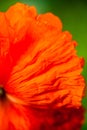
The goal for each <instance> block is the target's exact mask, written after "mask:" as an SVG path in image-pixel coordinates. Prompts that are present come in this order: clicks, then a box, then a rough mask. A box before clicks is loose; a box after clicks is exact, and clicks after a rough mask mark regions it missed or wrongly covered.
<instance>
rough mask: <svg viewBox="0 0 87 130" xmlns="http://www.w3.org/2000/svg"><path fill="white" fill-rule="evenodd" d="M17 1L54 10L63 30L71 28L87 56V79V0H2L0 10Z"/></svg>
mask: <svg viewBox="0 0 87 130" xmlns="http://www.w3.org/2000/svg"><path fill="white" fill-rule="evenodd" d="M16 2H23V3H27V4H29V5H35V6H36V7H37V9H38V13H45V12H52V13H54V14H55V15H58V16H59V17H60V19H61V20H62V22H63V30H69V31H70V32H71V33H72V35H73V39H75V40H76V41H77V42H78V47H77V53H78V55H79V56H83V57H84V58H85V66H84V71H83V75H84V76H85V79H86V80H87V77H86V75H87V51H86V48H87V36H86V35H87V0H0V11H5V10H6V9H7V8H8V7H9V6H10V5H12V4H14V3H16ZM83 105H84V107H85V108H87V97H85V98H84V99H83ZM85 117H86V121H85V124H84V126H83V128H82V130H85V129H87V113H86V114H85Z"/></svg>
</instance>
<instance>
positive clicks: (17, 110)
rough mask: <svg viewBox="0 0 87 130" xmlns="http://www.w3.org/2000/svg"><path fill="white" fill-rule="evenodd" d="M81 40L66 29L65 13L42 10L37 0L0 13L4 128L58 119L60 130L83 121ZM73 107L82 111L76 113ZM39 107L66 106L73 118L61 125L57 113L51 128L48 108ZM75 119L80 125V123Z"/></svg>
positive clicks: (28, 128)
mask: <svg viewBox="0 0 87 130" xmlns="http://www.w3.org/2000/svg"><path fill="white" fill-rule="evenodd" d="M76 45H77V43H76V42H75V41H73V40H72V35H71V34H70V33H69V32H68V31H64V32H63V31H62V23H61V21H60V19H59V18H58V17H56V16H54V15H53V14H51V13H46V14H41V15H37V12H36V9H35V8H34V7H33V6H27V5H24V4H21V3H17V4H15V5H14V6H11V7H10V8H9V10H8V11H7V12H5V13H0V84H3V87H4V89H5V91H6V95H7V100H6V101H5V102H4V103H1V104H0V115H1V116H0V128H3V129H2V130H9V129H10V130H35V129H36V130H39V129H41V130H42V129H43V128H44V130H45V129H47V130H51V129H52V130H56V129H57V127H56V126H57V125H58V130H60V129H61V130H62V129H65V130H67V129H69V130H73V129H74V128H73V129H72V127H70V125H73V123H74V122H78V121H79V123H81V120H82V118H79V117H80V115H79V114H80V113H81V112H80V109H81V108H80V106H81V100H82V97H83V91H84V87H85V83H84V78H83V77H82V75H81V72H82V68H83V64H84V60H83V58H79V57H78V56H77V54H76V50H75V46H76ZM31 108H32V109H31ZM60 108H61V109H62V110H61V109H60ZM63 108H66V109H67V110H66V113H67V114H66V113H64V110H65V109H64V110H63ZM72 108H74V109H75V110H74V112H75V113H77V111H78V113H79V114H78V115H76V114H74V115H72V110H73V109H72ZM38 109H40V110H39V112H40V111H41V110H43V109H44V110H43V111H46V110H50V109H51V110H55V109H57V111H58V110H59V111H60V110H61V113H63V114H62V119H63V115H64V121H65V122H67V123H66V124H65V125H64V126H63V125H62V126H63V127H60V126H61V122H62V124H63V122H64V121H62V120H61V117H58V118H57V117H56V118H57V119H54V120H57V123H56V126H55V128H53V127H49V128H47V127H46V128H45V127H44V125H43V124H42V125H41V127H40V128H39V126H40V123H41V122H43V120H45V117H46V118H47V114H48V113H46V112H45V113H46V116H44V114H42V113H44V112H43V111H41V113H39V112H38ZM68 109H69V110H68ZM68 111H69V112H68ZM70 112H71V117H70V118H72V119H71V124H70V125H69V124H68V122H70V121H69V116H70ZM5 113H6V115H5ZM37 113H39V116H40V117H38V114H37ZM57 114H58V112H57ZM51 115H52V117H53V114H52V113H51V114H50V116H51ZM41 116H42V117H41ZM50 116H48V117H49V120H48V121H47V122H50V119H52V118H50ZM67 117H68V118H67ZM81 117H82V116H81ZM43 118H44V119H43ZM65 118H67V121H66V119H65ZM60 120H61V122H60ZM3 122H5V125H4V126H3ZM37 122H38V123H37ZM58 122H59V124H58ZM72 122H73V123H72ZM51 124H52V123H51ZM74 124H75V128H76V130H79V127H78V125H77V124H78V123H74ZM46 125H47V124H46ZM34 126H35V127H34ZM47 126H49V125H47ZM53 126H54V125H53ZM33 127H34V128H33Z"/></svg>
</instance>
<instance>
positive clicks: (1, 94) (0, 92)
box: [0, 86, 6, 99]
mask: <svg viewBox="0 0 87 130" xmlns="http://www.w3.org/2000/svg"><path fill="white" fill-rule="evenodd" d="M5 96H6V93H5V90H4V88H3V87H2V86H0V99H4V98H5Z"/></svg>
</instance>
